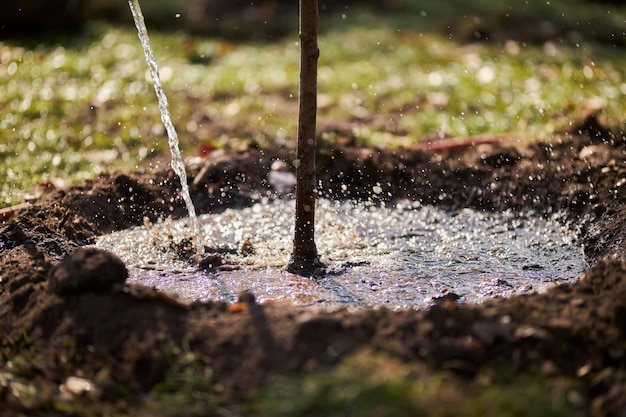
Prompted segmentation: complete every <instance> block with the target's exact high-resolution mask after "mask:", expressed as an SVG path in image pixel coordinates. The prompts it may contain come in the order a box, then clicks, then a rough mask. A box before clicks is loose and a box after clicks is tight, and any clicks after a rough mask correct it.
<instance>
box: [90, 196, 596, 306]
mask: <svg viewBox="0 0 626 417" xmlns="http://www.w3.org/2000/svg"><path fill="white" fill-rule="evenodd" d="M293 213H294V202H293V201H292V200H278V201H270V202H264V203H263V204H256V205H253V206H251V207H247V208H243V209H228V210H226V211H224V212H222V213H219V214H208V215H203V216H200V218H199V221H200V224H201V230H202V232H203V235H202V240H203V241H204V244H205V245H206V246H208V247H211V248H214V249H215V248H217V249H219V250H220V251H221V252H223V253H225V255H223V256H224V258H225V259H224V261H225V263H226V265H227V268H226V269H232V270H220V271H210V272H209V271H202V270H199V269H198V268H197V267H195V266H193V265H192V264H190V263H188V262H185V261H181V260H179V259H178V257H177V256H176V255H175V253H174V252H173V251H172V250H168V242H169V241H170V236H171V237H172V239H173V241H175V242H177V241H180V240H182V239H183V238H184V237H189V234H190V231H189V228H188V226H187V223H186V222H185V221H166V222H161V223H158V224H155V225H153V226H152V227H146V226H143V227H136V228H133V229H128V230H124V231H120V232H116V233H113V234H110V235H106V236H103V237H101V238H100V239H99V240H98V242H97V244H96V246H98V247H100V248H103V249H107V250H110V251H112V252H114V253H116V254H117V255H119V256H120V257H121V258H122V259H123V260H124V262H125V263H126V266H127V267H128V269H129V274H130V278H129V281H130V282H138V283H143V284H145V285H149V286H153V287H156V288H157V289H159V290H161V291H164V292H168V293H173V294H176V295H178V296H179V297H182V298H184V299H188V300H208V299H213V300H225V301H229V302H231V301H234V300H235V299H236V297H237V294H238V293H239V292H241V291H244V290H248V291H250V292H252V293H253V294H255V295H256V298H257V300H258V301H260V302H264V301H268V300H272V301H285V302H290V303H293V304H297V305H311V306H317V307H324V308H325V307H329V308H334V307H337V306H352V307H378V306H386V307H389V308H393V309H399V308H410V307H419V306H424V305H428V304H430V303H432V300H433V298H434V297H440V296H442V295H444V294H446V293H454V294H457V295H459V296H460V297H461V299H460V301H465V302H481V301H485V300H487V299H489V298H493V297H497V296H507V295H511V294H517V293H523V292H529V291H542V290H545V289H546V288H547V287H549V286H551V285H553V284H555V283H561V282H567V281H573V280H575V279H576V278H577V277H579V276H580V275H581V274H582V273H583V272H584V271H585V269H586V268H587V264H586V263H585V261H584V256H583V253H582V249H581V248H580V247H577V246H576V245H575V244H574V237H573V235H572V234H571V233H570V232H567V231H566V230H565V229H564V228H563V227H561V226H560V225H559V224H558V223H557V222H556V221H553V220H545V219H541V218H538V217H529V216H525V215H520V214H519V213H509V212H505V213H494V212H487V213H484V212H476V211H473V210H469V209H464V210H461V211H455V212H446V211H443V210H440V209H437V208H433V207H422V206H418V205H416V204H413V203H410V202H407V203H399V204H397V205H395V206H394V207H392V208H389V207H381V206H378V205H371V204H369V205H368V204H356V203H353V202H343V203H339V202H333V201H328V200H320V201H319V202H318V211H317V225H316V239H317V246H318V251H319V253H320V255H321V257H322V259H323V261H324V262H326V263H327V264H328V265H329V272H330V273H329V274H327V275H326V276H325V277H323V278H317V279H312V278H306V277H300V276H297V275H293V274H290V273H288V272H285V271H284V270H283V268H284V266H285V264H286V263H287V261H288V259H289V256H290V253H291V244H292V238H293V224H292V223H293ZM247 239H249V242H250V243H251V244H252V247H253V248H254V253H253V254H251V255H250V254H248V255H244V254H242V253H241V251H239V250H238V249H239V248H241V245H242V244H243V242H244V241H246V240H247Z"/></svg>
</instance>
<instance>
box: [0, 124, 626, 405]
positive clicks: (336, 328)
mask: <svg viewBox="0 0 626 417" xmlns="http://www.w3.org/2000/svg"><path fill="white" fill-rule="evenodd" d="M589 126H590V123H589V121H588V123H586V124H583V125H581V126H579V127H578V129H576V131H575V133H576V134H565V135H563V137H562V138H561V139H560V140H557V141H555V142H554V143H553V144H549V145H548V144H542V143H539V144H535V145H531V146H527V147H523V146H519V145H517V144H515V143H507V142H506V141H500V142H499V141H490V143H483V144H478V145H477V144H474V145H472V146H469V145H468V147H467V148H465V149H464V148H462V147H451V148H448V149H449V150H445V149H443V150H442V149H439V151H437V152H432V151H425V150H423V149H393V150H385V149H363V148H359V147H357V146H354V145H353V144H351V143H352V142H351V141H350V140H347V141H345V143H344V144H343V145H341V146H339V145H331V144H322V146H321V150H320V156H319V158H318V163H319V167H318V175H319V179H320V182H321V184H322V187H320V189H323V190H325V192H326V193H327V197H329V198H335V199H364V198H368V199H379V200H381V201H394V200H397V199H406V198H408V199H412V200H418V201H420V202H421V203H423V204H434V205H439V206H442V207H444V208H449V209H459V208H463V207H471V208H475V209H479V210H485V211H499V210H504V209H512V210H520V211H532V212H534V213H535V214H536V215H552V214H555V213H560V214H561V215H560V219H561V220H562V221H563V223H564V224H568V225H569V226H570V227H571V228H572V229H573V230H575V231H576V233H577V234H578V236H579V238H580V243H581V244H582V245H583V246H584V249H585V253H586V255H587V257H588V260H589V262H590V264H592V265H593V266H592V267H591V268H590V269H589V271H588V272H587V273H586V274H585V275H584V276H583V277H582V278H581V279H580V280H579V281H578V282H577V283H575V284H573V285H561V286H558V287H555V288H553V289H551V290H550V291H548V292H546V293H544V294H540V295H536V294H533V295H523V296H519V297H514V298H510V299H498V300H493V301H490V302H487V303H485V304H482V305H463V304H458V303H457V302H456V300H454V298H453V297H448V298H445V297H444V298H442V299H440V300H434V301H433V306H432V307H430V308H429V309H425V310H423V311H388V310H370V309H364V310H360V311H348V310H340V311H335V312H325V313H316V312H312V311H310V310H307V309H304V308H296V307H293V306H288V305H279V304H263V305H259V304H257V303H255V301H254V297H252V296H250V295H249V294H248V295H246V294H243V295H242V296H241V299H240V302H238V303H236V304H231V305H227V304H225V303H223V302H208V303H192V304H187V303H183V302H181V301H179V300H177V299H174V298H172V297H170V296H168V295H167V294H163V293H160V292H158V291H155V290H153V289H151V288H148V287H143V286H139V285H128V284H125V283H124V279H125V275H124V274H125V272H126V271H125V268H124V265H123V264H121V262H120V261H119V259H117V258H116V257H115V256H112V255H110V254H105V253H102V252H98V251H96V250H85V249H79V248H81V247H82V246H84V245H86V244H89V243H90V242H93V239H94V237H95V236H97V235H99V234H101V233H104V232H108V231H112V230H119V229H123V228H126V227H129V226H131V225H136V224H141V223H142V222H143V218H144V217H148V218H150V219H152V220H156V219H158V218H162V217H165V216H169V215H172V216H174V217H176V216H182V215H183V214H184V210H183V207H184V204H183V203H182V201H181V199H180V197H178V194H177V188H178V185H177V181H176V180H175V178H174V176H173V174H172V173H171V172H169V171H166V172H153V173H147V172H136V173H114V174H111V175H104V176H102V177H99V178H97V179H95V180H93V181H89V182H87V183H85V184H83V185H81V186H77V187H73V188H70V189H68V190H63V191H57V192H55V193H54V194H52V195H49V196H47V197H45V198H42V199H41V200H40V201H37V202H36V203H34V204H33V205H32V206H31V207H29V208H28V209H26V210H23V211H21V212H20V213H18V215H17V216H16V217H15V218H14V219H13V220H12V221H11V222H10V223H8V224H5V225H3V226H2V227H1V228H0V255H1V258H0V282H1V285H0V334H1V335H2V337H1V343H2V344H1V345H0V346H1V353H2V358H3V360H4V362H5V363H7V364H10V365H7V366H6V367H4V368H0V381H1V383H0V398H2V402H3V403H5V404H6V407H7V410H8V411H7V412H10V413H13V414H15V415H20V413H26V414H27V415H55V413H59V414H60V413H61V411H62V410H63V409H72V408H71V405H72V404H77V403H78V404H81V406H86V405H85V404H89V407H92V408H93V409H94V410H100V411H101V410H104V409H108V410H110V409H117V410H127V411H128V410H131V409H132V407H133V404H134V405H136V404H137V403H141V401H142V400H141V398H142V395H144V394H146V393H148V392H150V391H151V390H152V389H153V388H154V387H155V386H157V385H159V384H162V383H163V381H164V379H166V378H167V375H169V374H168V372H170V371H171V368H172V366H173V365H172V363H173V362H172V361H173V359H172V355H174V354H175V352H180V350H181V349H183V350H186V351H189V352H194V354H195V355H197V360H198V361H200V362H201V363H202V364H203V365H204V366H206V367H208V368H210V369H211V372H212V373H211V374H210V375H207V376H206V380H207V381H210V387H213V388H215V387H219V390H217V388H215V389H216V392H215V395H216V397H218V398H219V399H220V400H219V401H221V402H220V404H221V405H220V407H222V408H220V409H224V410H231V412H235V411H237V410H241V408H240V407H241V406H242V404H245V403H246V401H247V400H248V399H249V398H251V397H253V396H254V395H255V394H256V393H257V392H258V391H259V390H260V389H261V388H262V387H264V386H267V385H268V384H269V383H270V382H271V381H273V380H275V378H276V377H277V376H279V375H293V374H301V373H303V372H309V371H312V370H315V369H319V368H320V367H321V366H334V365H335V364H339V363H341V362H342V360H343V359H344V358H345V357H347V356H349V355H351V354H353V353H355V352H359V351H363V350H364V349H367V350H370V351H375V352H383V353H385V354H386V355H389V356H390V357H394V358H397V359H398V360H400V361H402V362H403V363H406V364H419V365H420V367H421V368H420V369H422V371H420V372H425V373H429V372H439V371H442V370H443V371H447V372H450V373H451V374H453V375H455V376H456V377H458V378H460V380H462V381H466V383H469V384H472V383H476V381H482V380H483V379H484V377H485V375H486V374H487V373H488V372H487V371H489V370H491V371H493V369H496V368H497V369H499V372H504V371H502V369H505V370H506V372H508V373H509V374H511V375H522V374H528V373H533V372H535V373H539V374H541V375H544V376H545V377H547V378H556V377H559V378H569V379H571V380H574V381H576V383H577V384H578V386H579V390H578V393H579V396H580V401H579V402H578V403H577V404H582V405H581V407H583V408H584V409H586V410H587V412H589V413H593V414H594V415H623V414H619V413H622V412H623V410H624V409H626V400H625V399H626V384H625V383H624V381H626V373H625V370H624V366H623V363H624V354H625V351H626V274H625V272H626V264H625V263H624V260H625V259H626V258H625V243H624V236H626V230H625V228H626V221H625V220H626V219H625V217H626V201H625V200H624V198H623V195H624V193H625V192H626V190H625V189H624V188H625V187H626V168H624V167H625V166H626V165H625V164H624V162H625V161H624V160H625V159H626V146H625V144H624V138H623V137H619V136H617V135H614V134H611V133H610V132H607V131H604V130H603V131H599V132H598V131H597V130H593V131H591V130H590V128H589ZM590 132H591V133H590ZM578 133H581V134H578ZM277 160H280V161H283V162H284V163H285V164H286V165H287V166H289V167H290V168H293V167H292V166H291V161H292V160H293V156H292V152H291V151H290V150H289V149H273V150H270V149H259V148H257V147H254V146H252V147H250V148H249V149H247V150H244V151H228V150H221V151H217V152H215V153H214V154H212V155H211V156H210V157H209V158H208V159H207V161H206V163H205V165H198V166H192V167H189V171H190V174H191V178H194V177H195V178H196V181H195V182H194V184H193V187H192V189H193V198H194V201H195V203H196V205H197V208H198V210H199V211H200V212H211V211H218V210H222V209H224V208H225V207H238V206H239V207H241V206H244V205H247V204H250V203H251V202H254V201H258V200H259V199H260V198H263V197H270V198H271V197H272V196H273V195H274V190H273V189H272V186H271V184H270V183H269V182H268V181H267V176H268V173H269V172H270V169H271V168H270V167H271V166H272V163H273V162H274V161H277ZM374 185H378V186H379V187H382V188H383V189H384V192H383V193H373V192H372V187H373V186H374ZM320 238H322V239H323V236H321V237H320ZM64 258H65V260H63V259H64ZM19 384H22V385H19ZM29 384H30V385H29ZM18 386H35V387H38V391H36V395H31V396H29V395H27V393H25V391H19V389H18V388H17V387H18ZM129 398H134V400H129ZM107 407H108V408H107ZM116 407H117V408H116ZM55 410H56V411H55ZM233 410H235V411H233ZM164 413H165V412H164ZM211 413H214V414H216V415H217V414H220V413H221V414H222V415H227V413H226V412H225V411H224V412H217V411H214V412H209V411H207V410H204V414H203V415H211ZM3 415H4V414H3ZM164 415H167V414H166V413H165V414H164ZM189 415H192V414H189Z"/></svg>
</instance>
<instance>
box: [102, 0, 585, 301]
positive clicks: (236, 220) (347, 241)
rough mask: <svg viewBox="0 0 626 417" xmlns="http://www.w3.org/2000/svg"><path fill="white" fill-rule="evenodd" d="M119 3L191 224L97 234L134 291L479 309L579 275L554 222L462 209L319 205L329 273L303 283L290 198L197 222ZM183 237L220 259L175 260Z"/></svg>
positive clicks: (145, 42) (162, 103) (164, 111)
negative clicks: (290, 264) (444, 300)
mask: <svg viewBox="0 0 626 417" xmlns="http://www.w3.org/2000/svg"><path fill="white" fill-rule="evenodd" d="M128 4H129V6H130V9H131V12H132V15H133V19H134V20H135V25H136V26H137V31H138V34H139V39H140V40H141V44H142V46H143V50H144V53H145V56H146V62H147V63H148V67H149V69H150V75H151V76H152V80H153V83H154V89H155V91H156V95H157V98H158V101H159V109H160V112H161V119H162V121H163V124H164V125H165V129H166V131H167V134H168V138H169V145H170V151H171V153H172V168H173V169H174V171H175V172H176V173H177V174H178V176H179V177H180V181H181V185H182V196H183V198H184V200H185V204H186V205H187V209H188V211H189V220H190V223H191V230H190V228H189V227H190V225H189V224H188V223H187V221H186V220H179V221H171V220H166V221H162V222H159V223H157V224H155V225H145V226H142V227H136V228H133V229H129V230H124V231H120V232H116V233H113V234H110V235H106V236H102V237H101V238H100V239H99V240H98V241H97V243H96V246H97V247H100V248H102V249H107V250H110V251H113V252H114V253H116V254H117V255H118V256H120V257H121V258H122V260H123V261H124V262H125V263H126V265H127V267H128V269H129V274H130V278H129V280H130V281H131V282H136V283H143V284H145V285H149V286H153V287H155V288H157V289H158V290H160V291H163V292H166V293H170V294H174V295H177V296H179V297H181V298H183V299H185V300H189V301H195V300H199V301H204V300H209V299H211V300H225V301H228V302H231V301H234V300H236V298H237V295H238V294H239V293H240V292H242V291H249V292H252V293H253V294H255V296H256V298H257V300H259V301H260V302H271V301H280V302H289V303H292V304H296V305H304V306H314V307H317V308H336V307H344V306H349V307H356V308H361V307H380V306H384V307H388V308H393V309H399V308H412V307H419V306H424V305H427V304H429V303H431V302H433V300H435V299H437V298H438V297H441V296H444V295H446V294H450V295H451V294H453V295H454V297H455V298H456V297H458V298H460V299H461V301H465V302H482V301H484V300H486V299H489V298H493V297H498V296H508V295H512V294H519V293H526V292H531V291H543V290H545V289H546V288H547V287H549V286H551V285H554V284H555V283H560V282H568V281H572V280H575V279H576V278H577V277H579V276H580V275H581V274H582V273H583V272H584V271H585V270H586V268H587V264H586V262H585V260H584V256H583V252H582V249H581V248H580V247H577V246H576V245H575V244H574V242H575V239H574V237H573V235H572V234H571V232H567V231H566V230H565V229H564V228H563V227H562V226H560V225H559V223H558V222H557V221H555V220H546V219H542V218H539V217H534V216H527V215H521V214H519V213H482V212H476V211H472V210H469V209H466V210H461V211H457V212H452V213H451V212H446V211H443V210H439V209H437V208H433V207H422V206H421V205H419V204H417V203H412V202H404V203H397V204H396V205H394V206H393V207H387V206H379V205H374V204H365V203H355V202H341V203H340V202H334V201H329V200H321V201H319V203H318V222H317V224H316V235H317V236H318V250H319V254H320V256H321V257H322V259H323V260H324V261H325V262H326V263H327V264H328V270H327V273H326V274H325V275H324V276H321V277H317V278H315V279H312V278H306V277H301V276H298V275H293V274H290V273H288V272H286V271H285V270H284V266H285V264H286V262H287V260H288V258H289V256H290V254H291V250H292V247H291V244H292V240H291V239H292V236H293V226H291V227H290V226H289V225H291V224H292V219H293V216H294V202H293V201H292V200H284V199H283V200H281V199H278V200H267V201H262V202H259V203H257V204H255V205H253V206H251V207H246V208H240V209H227V210H226V211H224V212H222V213H219V214H207V215H203V216H200V217H199V218H198V217H197V216H196V212H195V208H194V206H193V202H192V200H191V197H190V194H189V188H188V185H187V175H186V172H185V166H184V163H183V161H182V158H181V154H180V150H179V148H178V136H177V134H176V130H175V129H174V126H173V124H172V121H171V118H170V115H169V111H168V104H167V98H166V96H165V93H164V92H163V88H162V87H161V82H160V79H159V74H158V67H157V64H156V61H155V58H154V55H153V53H152V50H151V48H150V41H149V38H148V33H147V30H146V26H145V23H144V19H143V15H142V13H141V9H140V6H139V2H138V0H128ZM189 236H193V237H194V238H195V250H196V252H197V253H198V254H202V253H203V252H204V248H205V246H204V244H203V242H204V243H206V244H207V247H209V248H211V250H212V251H214V252H216V253H218V255H216V257H215V258H214V259H216V260H217V261H216V264H221V265H220V266H219V267H218V268H208V269H202V268H200V267H199V266H198V265H197V264H191V263H189V261H187V260H185V259H183V258H185V257H184V256H183V257H181V256H180V253H179V252H180V251H179V250H177V249H176V248H180V247H181V244H180V243H181V242H184V241H185V240H188V239H189ZM187 258H188V256H187ZM208 259H211V258H210V257H209V258H208Z"/></svg>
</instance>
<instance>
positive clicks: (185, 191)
mask: <svg viewBox="0 0 626 417" xmlns="http://www.w3.org/2000/svg"><path fill="white" fill-rule="evenodd" d="M128 6H129V7H130V11H131V13H132V14H133V20H134V21H135V26H136V27H137V34H138V35H139V39H140V40H141V45H142V47H143V52H144V55H145V57H146V62H147V63H148V68H149V70H150V76H151V77H152V82H153V84H154V91H155V92H156V95H157V99H158V101H159V110H160V112H161V120H162V121H163V125H164V126H165V130H166V132H167V137H168V141H169V146H170V152H171V154H172V168H173V169H174V172H176V174H177V175H178V177H179V178H180V183H181V194H182V197H183V199H184V200H185V205H186V206H187V211H188V212H189V221H190V222H191V226H192V230H193V232H194V236H195V240H196V242H195V247H196V252H197V253H198V254H200V255H201V254H203V253H204V245H203V244H202V239H201V234H200V229H199V226H198V219H197V216H196V208H195V207H194V205H193V201H191V195H190V194H189V186H188V185H187V173H186V171H185V164H184V162H183V158H182V156H181V154H180V148H179V146H178V135H177V134H176V129H175V128H174V125H173V124H172V118H171V117H170V112H169V110H168V104H167V97H166V96H165V92H164V91H163V87H162V86H161V79H160V78H159V68H158V66H157V62H156V59H155V58H154V54H153V53H152V48H151V47H150V38H149V37H148V29H147V28H146V23H145V21H144V18H143V14H142V12H141V7H140V6H139V0H128Z"/></svg>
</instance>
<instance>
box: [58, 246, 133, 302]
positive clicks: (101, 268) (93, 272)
mask: <svg viewBox="0 0 626 417" xmlns="http://www.w3.org/2000/svg"><path fill="white" fill-rule="evenodd" d="M127 278H128V270H127V269H126V265H124V262H122V260H121V259H120V258H119V257H117V256H116V255H114V254H113V253H111V252H107V251H104V250H101V249H97V248H78V249H76V250H75V251H74V252H73V253H72V254H71V255H68V256H66V257H65V258H64V259H63V261H61V263H60V264H58V265H57V266H55V267H54V268H52V269H51V270H50V274H49V275H48V288H49V289H50V291H52V292H54V293H56V294H61V295H64V294H77V293H82V292H89V291H103V290H107V289H109V288H111V287H113V285H115V284H123V283H124V281H126V279H127Z"/></svg>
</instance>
